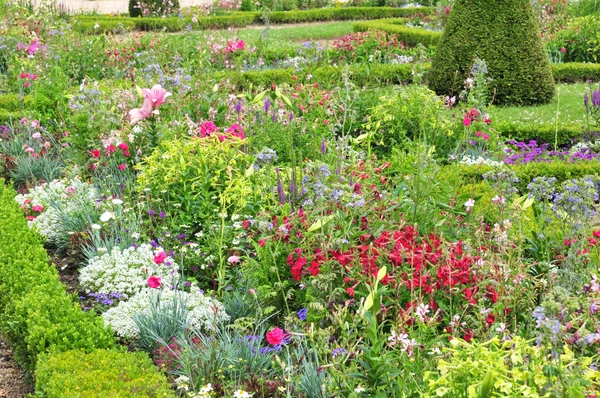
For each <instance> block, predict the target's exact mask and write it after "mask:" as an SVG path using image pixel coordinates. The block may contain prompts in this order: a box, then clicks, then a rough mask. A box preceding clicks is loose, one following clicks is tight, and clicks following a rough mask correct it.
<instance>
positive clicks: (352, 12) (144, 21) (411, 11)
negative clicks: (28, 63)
mask: <svg viewBox="0 0 600 398" xmlns="http://www.w3.org/2000/svg"><path fill="white" fill-rule="evenodd" d="M434 11H435V8H434V7H407V8H394V7H348V8H319V9H312V10H296V11H277V12H273V13H271V14H269V22H270V23H274V24H286V23H298V22H319V21H348V20H358V19H380V18H389V17H396V18H399V17H407V16H412V15H430V14H432V13H433V12H434ZM262 18H263V14H262V13H260V12H238V13H234V14H230V15H218V16H210V17H201V18H197V21H192V18H191V17H186V18H130V17H122V16H103V15H98V16H96V15H86V16H78V17H75V18H74V24H73V29H74V30H75V31H78V32H81V33H86V34H94V33H97V34H100V33H107V32H112V31H114V30H120V29H124V30H132V29H139V30H146V31H158V30H164V31H167V32H177V31H182V30H183V29H185V28H186V27H187V26H189V27H191V29H193V30H205V29H226V28H229V27H236V28H241V27H245V26H248V25H251V24H260V25H262V24H264V21H263V19H262Z"/></svg>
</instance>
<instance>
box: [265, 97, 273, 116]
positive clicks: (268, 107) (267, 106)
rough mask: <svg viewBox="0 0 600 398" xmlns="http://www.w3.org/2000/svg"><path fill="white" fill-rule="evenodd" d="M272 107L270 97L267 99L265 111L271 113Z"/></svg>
mask: <svg viewBox="0 0 600 398" xmlns="http://www.w3.org/2000/svg"><path fill="white" fill-rule="evenodd" d="M270 108H271V100H270V99H269V98H267V99H265V102H264V109H265V113H269V109H270Z"/></svg>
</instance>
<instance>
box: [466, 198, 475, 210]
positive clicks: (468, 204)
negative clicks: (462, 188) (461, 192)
mask: <svg viewBox="0 0 600 398" xmlns="http://www.w3.org/2000/svg"><path fill="white" fill-rule="evenodd" d="M473 206H475V201H474V200H473V199H469V200H467V201H466V202H465V208H466V209H467V213H468V212H470V211H471V209H472V208H473Z"/></svg>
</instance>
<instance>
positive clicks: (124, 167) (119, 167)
mask: <svg viewBox="0 0 600 398" xmlns="http://www.w3.org/2000/svg"><path fill="white" fill-rule="evenodd" d="M117 168H118V169H119V170H121V171H123V170H125V169H126V168H127V165H126V164H125V163H122V164H120V165H118V166H117Z"/></svg>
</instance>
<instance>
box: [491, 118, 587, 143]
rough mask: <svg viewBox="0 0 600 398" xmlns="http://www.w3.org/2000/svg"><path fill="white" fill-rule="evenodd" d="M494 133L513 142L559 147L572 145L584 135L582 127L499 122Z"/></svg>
mask: <svg viewBox="0 0 600 398" xmlns="http://www.w3.org/2000/svg"><path fill="white" fill-rule="evenodd" d="M494 128H495V129H496V131H498V132H499V133H500V135H502V136H503V137H505V138H511V139H513V140H515V141H529V140H536V141H537V142H538V144H554V141H555V139H556V141H557V142H556V143H557V145H559V146H562V145H566V144H572V143H573V142H572V141H573V140H577V139H579V138H581V137H582V136H583V135H584V134H585V131H584V128H583V126H567V125H559V126H555V125H553V124H542V125H539V124H538V125H534V124H510V123H502V122H499V123H498V124H497V125H496V126H495V127H494Z"/></svg>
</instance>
